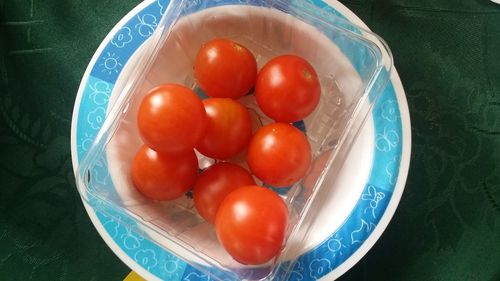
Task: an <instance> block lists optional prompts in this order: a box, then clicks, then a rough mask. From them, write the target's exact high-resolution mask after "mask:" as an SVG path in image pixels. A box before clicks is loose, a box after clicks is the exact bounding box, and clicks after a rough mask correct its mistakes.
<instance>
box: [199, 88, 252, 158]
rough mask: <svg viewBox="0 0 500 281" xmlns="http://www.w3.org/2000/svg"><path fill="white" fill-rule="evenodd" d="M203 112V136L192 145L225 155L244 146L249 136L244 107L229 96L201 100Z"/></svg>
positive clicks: (214, 154)
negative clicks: (204, 129) (205, 122)
mask: <svg viewBox="0 0 500 281" xmlns="http://www.w3.org/2000/svg"><path fill="white" fill-rule="evenodd" d="M203 105H204V106H205V111H206V113H207V125H206V132H205V135H204V137H203V138H202V139H201V140H200V141H199V142H198V144H197V145H196V149H197V150H198V151H199V152H201V153H202V154H203V155H205V156H208V157H212V158H217V159H227V158H230V157H233V156H236V155H237V154H238V153H239V152H241V151H242V150H243V149H245V148H246V147H247V145H248V143H249V142H250V139H251V137H252V119H251V117H250V113H248V111H247V109H246V108H245V107H244V106H243V105H241V104H240V103H238V102H237V101H234V100H232V99H228V98H208V99H205V100H203Z"/></svg>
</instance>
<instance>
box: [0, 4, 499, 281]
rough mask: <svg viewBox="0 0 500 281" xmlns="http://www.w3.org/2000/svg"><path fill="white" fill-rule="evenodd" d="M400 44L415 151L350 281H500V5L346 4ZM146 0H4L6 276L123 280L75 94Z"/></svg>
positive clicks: (0, 212)
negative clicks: (93, 190)
mask: <svg viewBox="0 0 500 281" xmlns="http://www.w3.org/2000/svg"><path fill="white" fill-rule="evenodd" d="M343 3H344V4H346V5H347V6H348V7H349V8H350V9H352V10H353V11H354V12H355V13H356V14H358V15H359V16H360V18H361V19H362V20H364V21H365V22H366V23H367V24H368V25H369V26H370V27H371V28H372V30H374V31H375V32H377V33H378V34H380V35H381V36H382V37H383V38H385V40H386V41H387V42H388V44H389V46H390V47H391V49H392V51H393V54H394V60H395V64H396V68H397V70H398V72H399V74H400V76H401V79H402V81H403V85H404V87H405V90H406V95H407V98H408V103H409V108H410V113H411V118H412V127H413V130H412V133H413V147H412V158H411V166H410V173H409V176H408V181H407V185H406V190H405V193H404V195H403V198H402V201H401V204H400V206H399V208H398V211H397V213H396V215H395V217H394V219H393V220H392V222H391V223H390V225H389V227H388V228H387V230H386V231H385V232H384V234H383V236H382V237H381V238H380V240H379V241H378V242H377V243H376V245H375V246H374V248H373V249H372V250H371V251H370V252H369V253H368V254H367V255H366V256H365V257H364V258H363V259H362V260H361V261H360V262H359V263H358V264H357V265H356V266H355V267H354V268H353V269H352V270H350V271H349V272H348V273H347V274H346V275H344V276H343V277H342V278H341V279H342V280H425V281H427V280H436V281H437V280H454V281H455V280H458V281H460V280H464V281H465V280H467V281H469V280H481V281H482V280H486V281H490V280H491V281H494V280H500V5H496V4H493V3H491V2H489V1H487V0H475V1H456V0H391V1H373V0H358V1H343ZM136 4H138V1H132V0H107V1H102V0H101V1H99V0H85V1H80V0H65V1H62V0H0V144H1V145H0V180H1V183H0V280H122V279H123V278H124V277H125V276H126V275H127V274H128V272H129V269H128V268H127V267H126V266H125V265H124V264H123V263H122V262H121V261H120V260H119V259H118V258H117V257H116V256H115V255H114V254H113V253H112V252H111V250H110V249H109V248H108V247H107V246H106V245H105V244H104V242H103V241H102V239H101V238H100V236H99V235H98V233H97V232H96V231H95V229H94V227H93V226H92V224H91V222H90V220H89V218H88V216H87V214H86V212H85V210H84V208H83V206H82V203H81V200H80V198H79V196H78V193H77V191H76V188H75V184H74V177H73V172H72V166H71V157H70V142H69V135H70V123H71V113H72V108H73V103H74V99H75V96H76V91H77V88H78V85H79V82H80V79H81V77H82V75H83V72H84V70H85V67H86V66H87V64H88V62H89V61H90V58H91V56H92V54H93V52H94V51H95V49H96V48H97V47H98V45H99V43H100V42H101V41H102V39H103V38H104V36H105V35H106V34H107V33H108V32H109V30H110V29H111V28H112V27H113V26H114V24H115V23H116V22H118V20H119V19H120V18H121V17H122V16H124V15H125V14H126V13H127V12H128V11H129V10H130V9H132V8H133V7H134V6H135V5H136Z"/></svg>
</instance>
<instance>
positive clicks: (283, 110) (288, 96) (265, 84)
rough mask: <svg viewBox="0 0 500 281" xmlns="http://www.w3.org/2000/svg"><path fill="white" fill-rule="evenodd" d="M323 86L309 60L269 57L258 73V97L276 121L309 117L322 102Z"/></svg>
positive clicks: (289, 120)
mask: <svg viewBox="0 0 500 281" xmlns="http://www.w3.org/2000/svg"><path fill="white" fill-rule="evenodd" d="M320 94H321V86H320V82H319V79H318V75H317V74H316V71H315V70H314V68H313V67H312V65H311V64H309V63H308V62H307V61H306V60H304V59H303V58H301V57H298V56H295V55H283V56H279V57H276V58H274V59H272V60H270V61H269V62H268V63H266V64H265V65H264V67H263V68H262V69H261V71H260V72H259V75H258V76H257V82H256V85H255V97H256V99H257V103H258V104H259V107H260V108H261V109H262V111H263V112H264V113H265V114H266V115H267V116H269V117H270V118H271V119H274V120H275V121H277V122H287V123H291V122H295V121H299V120H302V119H304V118H306V117H307V116H308V115H309V114H311V113H312V112H313V111H314V109H315V108H316V106H317V105H318V103H319V99H320Z"/></svg>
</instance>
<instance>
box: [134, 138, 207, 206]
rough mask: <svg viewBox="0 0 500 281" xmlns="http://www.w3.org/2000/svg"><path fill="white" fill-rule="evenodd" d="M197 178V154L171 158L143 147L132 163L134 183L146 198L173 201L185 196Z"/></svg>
mask: <svg viewBox="0 0 500 281" xmlns="http://www.w3.org/2000/svg"><path fill="white" fill-rule="evenodd" d="M197 176H198V159H197V158H196V154H195V153H194V150H192V149H191V150H189V151H186V152H182V153H176V154H170V153H164V152H156V151H154V150H152V149H151V148H149V147H147V146H146V145H143V146H142V147H141V149H140V150H139V151H138V152H137V154H136V156H135V158H134V161H133V163H132V181H133V183H134V185H135V187H136V188H137V190H139V192H140V193H142V194H143V195H144V196H146V197H148V198H150V199H154V200H160V201H165V200H173V199H176V198H179V197H181V196H182V195H183V194H185V193H186V192H187V191H188V190H189V188H191V187H192V186H193V184H194V182H195V181H196V177H197Z"/></svg>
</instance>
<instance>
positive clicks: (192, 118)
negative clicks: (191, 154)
mask: <svg viewBox="0 0 500 281" xmlns="http://www.w3.org/2000/svg"><path fill="white" fill-rule="evenodd" d="M205 123H206V113H205V108H204V107H203V104H202V103H201V99H200V98H199V97H198V96H197V95H196V94H195V93H194V92H193V91H192V90H191V89H189V88H186V87H184V86H181V85H176V84H165V85H161V86H159V87H156V88H154V89H152V90H151V91H149V92H148V93H147V94H146V96H145V97H144V98H143V100H142V102H141V104H140V106H139V111H138V115H137V125H138V127H139V131H140V133H141V136H142V139H143V140H144V142H145V143H146V144H147V145H148V146H149V147H151V148H152V149H154V150H157V151H163V152H169V153H180V152H183V151H190V150H192V149H193V148H194V146H195V145H196V143H197V142H198V140H199V139H200V138H201V137H202V136H203V133H204V131H205Z"/></svg>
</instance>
